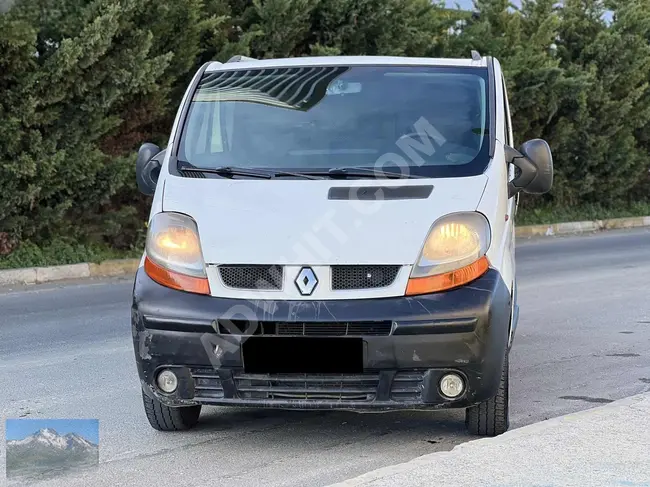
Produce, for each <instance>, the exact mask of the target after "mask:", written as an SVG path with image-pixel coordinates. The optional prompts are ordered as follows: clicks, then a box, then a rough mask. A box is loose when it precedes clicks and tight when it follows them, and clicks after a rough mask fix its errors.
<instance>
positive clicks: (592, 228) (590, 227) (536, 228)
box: [515, 216, 650, 238]
mask: <svg viewBox="0 0 650 487" xmlns="http://www.w3.org/2000/svg"><path fill="white" fill-rule="evenodd" d="M638 227H650V216H637V217H631V218H612V219H610V220H594V221H583V222H566V223H554V224H551V225H527V226H522V227H516V228H515V236H517V237H521V238H526V237H552V236H555V235H575V234H580V233H586V232H600V231H603V230H615V229H621V228H638Z"/></svg>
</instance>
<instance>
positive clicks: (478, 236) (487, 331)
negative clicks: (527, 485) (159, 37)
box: [132, 52, 553, 436]
mask: <svg viewBox="0 0 650 487" xmlns="http://www.w3.org/2000/svg"><path fill="white" fill-rule="evenodd" d="M513 145H514V143H513V140H512V129H511V123H510V112H509V108H508V98H507V94H506V87H505V84H504V80H503V76H502V71H501V67H500V65H499V62H498V61H497V60H496V59H494V58H491V57H481V56H480V55H479V54H478V53H476V52H472V56H471V58H469V59H429V58H404V57H365V56H361V57H301V58H295V59H271V60H263V61H259V60H254V59H250V58H244V57H236V58H233V59H232V60H231V61H229V62H227V63H223V64H222V63H219V62H212V63H208V64H206V65H204V66H203V67H202V68H201V69H200V70H199V71H198V72H197V73H196V75H195V76H194V78H193V80H192V82H191V84H190V86H189V87H188V89H187V92H186V94H185V96H184V98H183V100H182V102H181V105H180V108H179V111H178V114H177V117H176V120H175V122H174V125H173V128H172V131H171V136H170V138H169V143H168V145H167V147H166V148H165V149H164V150H161V149H160V148H158V147H156V146H155V145H153V144H144V145H143V146H142V147H141V149H140V152H139V155H138V161H137V181H138V186H139V188H140V190H141V191H142V192H143V193H145V194H148V195H153V202H152V208H151V215H150V219H149V225H148V236H147V243H146V250H145V253H144V255H143V258H142V265H141V267H140V269H139V270H138V273H137V276H136V280H135V285H134V290H133V308H132V327H133V344H134V349H135V358H136V362H137V366H138V372H139V375H140V379H141V383H142V389H143V400H144V408H145V411H146V415H147V418H148V420H149V422H150V423H151V425H152V426H153V427H154V428H156V429H158V430H163V431H170V430H180V429H187V428H190V427H192V426H194V425H195V424H196V423H197V421H198V420H199V414H200V411H201V407H202V406H203V405H219V406H248V407H264V408H300V409H357V410H358V409H365V408H368V409H375V410H397V409H414V408H418V409H431V410H434V409H440V408H447V407H452V408H466V424H467V427H468V429H469V431H470V432H471V433H473V434H476V435H486V436H492V435H498V434H500V433H503V432H504V431H506V430H507V428H508V353H509V350H510V347H511V345H512V341H513V335H514V332H515V328H516V326H517V317H518V307H517V285H516V280H515V261H514V259H515V251H514V250H515V249H514V217H515V212H516V209H517V199H518V194H519V192H520V191H525V192H528V193H537V194H541V193H545V192H547V191H549V190H550V188H551V185H552V179H553V163H552V156H551V152H550V149H549V147H548V145H547V144H546V142H544V141H543V140H539V139H536V140H531V141H528V142H526V143H524V144H523V145H521V146H520V148H519V149H518V150H517V149H514V148H513Z"/></svg>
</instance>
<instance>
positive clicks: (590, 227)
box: [0, 216, 650, 286]
mask: <svg viewBox="0 0 650 487" xmlns="http://www.w3.org/2000/svg"><path fill="white" fill-rule="evenodd" d="M638 227H650V216H639V217H633V218H613V219H610V220H594V221H584V222H567V223H554V224H552V225H527V226H522V227H516V228H515V236H516V237H518V238H529V237H552V236H555V235H574V234H580V233H586V232H599V231H603V230H614V229H621V228H638ZM139 266H140V259H119V260H106V261H104V262H100V263H98V264H94V263H83V264H71V265H57V266H51V267H29V268H26V269H9V270H0V286H9V285H24V284H41V283H45V282H52V281H60V280H62V279H83V278H88V277H120V276H130V275H134V274H135V272H136V271H137V269H138V267H139Z"/></svg>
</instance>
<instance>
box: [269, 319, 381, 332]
mask: <svg viewBox="0 0 650 487" xmlns="http://www.w3.org/2000/svg"><path fill="white" fill-rule="evenodd" d="M392 325H393V324H392V323H391V322H390V321H369V322H357V323H354V322H352V323H278V324H277V326H276V334H277V335H296V336H388V335H390V330H391V328H392Z"/></svg>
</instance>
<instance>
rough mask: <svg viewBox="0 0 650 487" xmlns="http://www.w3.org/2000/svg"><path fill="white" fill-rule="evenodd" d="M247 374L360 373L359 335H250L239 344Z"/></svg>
mask: <svg viewBox="0 0 650 487" xmlns="http://www.w3.org/2000/svg"><path fill="white" fill-rule="evenodd" d="M242 353H243V359H244V371H245V372H246V373H249V374H293V373H296V374H301V373H302V374H361V373H363V339H361V338H353V337H341V338H323V337H250V338H248V339H247V340H245V341H244V343H243V345H242Z"/></svg>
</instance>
